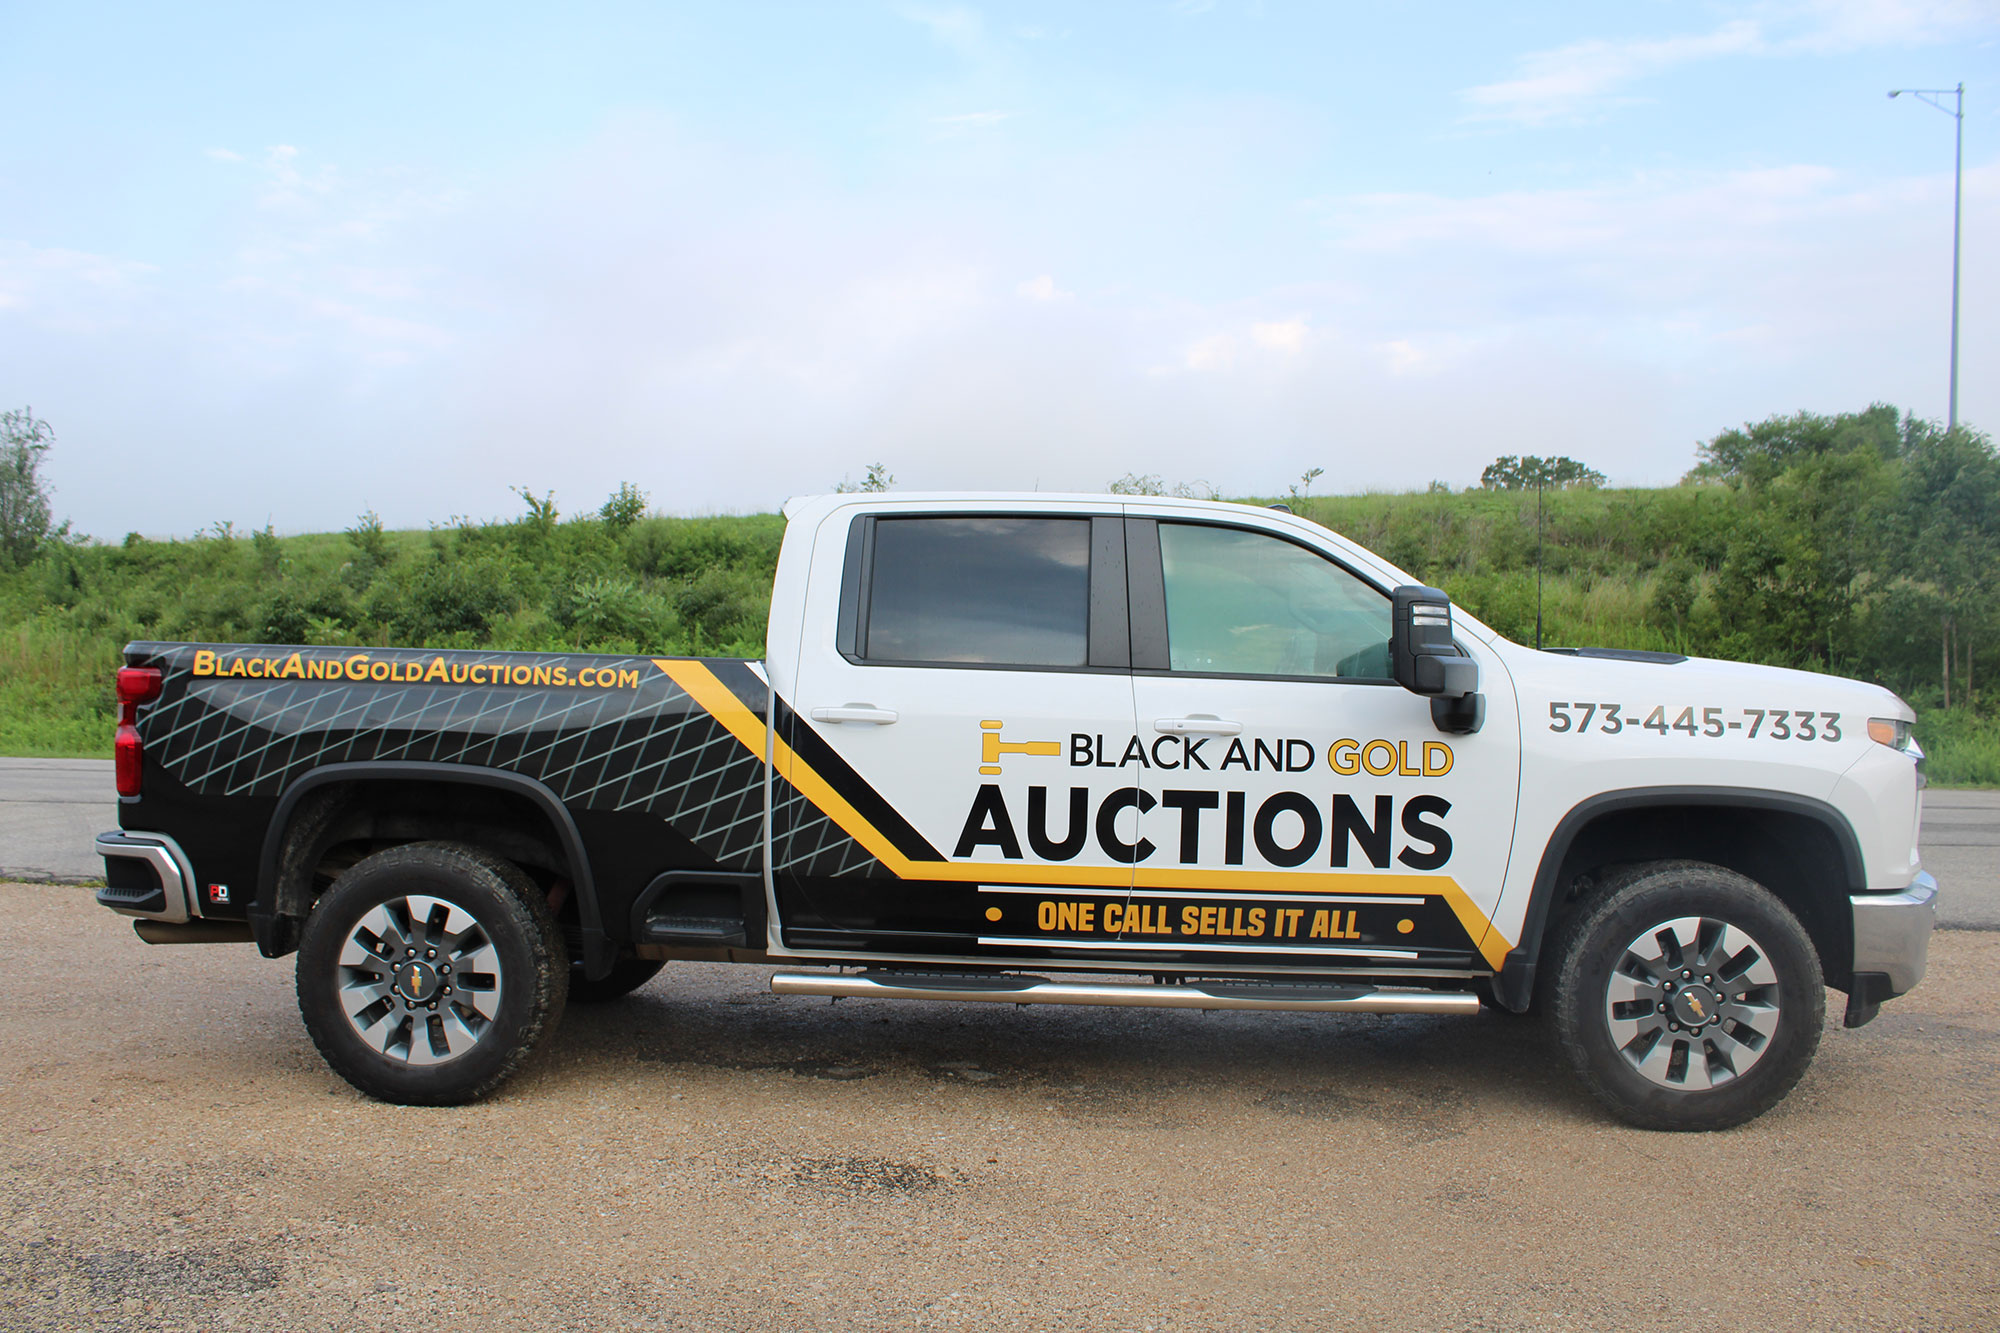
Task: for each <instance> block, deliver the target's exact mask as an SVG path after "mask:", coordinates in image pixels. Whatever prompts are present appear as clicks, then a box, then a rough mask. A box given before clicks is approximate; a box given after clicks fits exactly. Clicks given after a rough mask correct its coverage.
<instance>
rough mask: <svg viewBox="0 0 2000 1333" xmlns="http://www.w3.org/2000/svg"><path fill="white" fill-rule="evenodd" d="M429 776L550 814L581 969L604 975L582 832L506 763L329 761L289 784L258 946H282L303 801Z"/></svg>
mask: <svg viewBox="0 0 2000 1333" xmlns="http://www.w3.org/2000/svg"><path fill="white" fill-rule="evenodd" d="M410 781H420V782H430V783H437V784H441V785H442V784H455V785H458V786H468V787H492V788H496V789H498V790H501V791H509V792H513V793H514V794H516V795H519V796H525V797H527V798H528V799H529V800H531V801H533V802H534V803H535V805H536V807H537V808H539V809H540V810H541V812H542V813H543V814H544V815H546V816H547V817H548V820H549V823H550V825H551V826H553V827H554V829H555V831H556V836H557V837H558V838H559V839H561V841H562V850H563V855H564V856H566V857H567V858H568V860H569V868H570V883H571V887H572V891H573V892H574V893H575V894H576V902H577V915H578V917H579V918H580V919H581V921H582V925H583V970H584V974H585V975H586V976H588V977H590V978H592V979H593V980H595V979H597V978H601V977H603V976H606V975H607V974H609V973H610V971H611V965H612V963H613V961H614V959H613V955H612V951H611V947H610V943H609V941H608V940H606V938H605V935H604V918H603V915H602V913H601V912H600V911H599V908H598V903H597V881H596V879H595V877H594V876H593V875H592V874H591V870H590V856H589V854H588V853H587V852H586V851H585V850H584V846H583V835H582V834H581V833H579V832H578V831H577V827H576V820H574V819H573V818H571V817H570V813H569V809H568V807H566V806H565V805H564V804H563V803H562V798H561V797H559V796H557V795H556V794H555V793H554V792H553V791H551V790H549V788H548V787H547V786H545V785H544V784H542V783H540V782H537V781H536V780H535V779H533V778H531V777H526V776H524V775H522V774H520V773H514V772H510V771H508V770H507V769H504V768H480V767H475V766H472V765H468V764H442V763H427V762H425V761H422V760H409V759H382V760H368V761H358V762H354V763H346V764H328V765H326V766H325V767H323V768H316V769H314V770H313V771H312V772H310V773H308V774H306V775H305V776H304V777H302V778H300V779H299V780H298V781H297V782H294V783H293V784H292V785H291V786H289V787H287V788H285V790H284V793H283V794H282V795H281V796H280V797H279V798H278V804H277V808H276V809H275V810H273V811H272V812H271V822H270V823H269V824H268V825H266V826H265V829H264V846H263V851H262V852H261V854H260V855H259V857H258V861H257V896H256V897H255V898H254V899H252V900H251V904H250V925H251V929H252V930H253V931H254V932H255V934H256V937H257V945H258V948H259V949H261V950H262V951H263V953H264V954H265V956H266V957H276V956H277V954H278V953H280V952H284V951H285V950H283V949H282V948H281V947H280V944H279V941H278V939H277V893H278V872H279V866H278V857H279V853H280V852H281V851H282V850H283V847H284V842H285V831H286V829H287V828H288V827H289V826H290V824H291V821H292V816H293V814H294V813H296V811H297V810H298V807H299V803H300V802H301V801H302V800H304V799H305V798H306V797H307V796H309V795H311V794H312V793H313V792H315V791H317V790H319V789H320V788H322V787H328V786H332V785H334V784H335V783H347V782H410Z"/></svg>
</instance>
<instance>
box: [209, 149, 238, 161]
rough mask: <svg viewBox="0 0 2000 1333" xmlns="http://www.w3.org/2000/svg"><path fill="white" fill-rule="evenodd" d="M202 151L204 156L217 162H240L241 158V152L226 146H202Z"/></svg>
mask: <svg viewBox="0 0 2000 1333" xmlns="http://www.w3.org/2000/svg"><path fill="white" fill-rule="evenodd" d="M202 153H203V155H204V156H206V157H212V158H214V159H215V160H216V161H217V162H241V161H242V160H243V154H241V153H238V152H235V151H234V150H232V149H228V148H204V149H203V150H202Z"/></svg>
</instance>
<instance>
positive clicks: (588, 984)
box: [569, 958, 666, 1004]
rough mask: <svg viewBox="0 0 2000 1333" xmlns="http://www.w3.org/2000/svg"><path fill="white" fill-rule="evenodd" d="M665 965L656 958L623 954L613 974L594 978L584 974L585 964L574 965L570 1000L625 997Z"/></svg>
mask: <svg viewBox="0 0 2000 1333" xmlns="http://www.w3.org/2000/svg"><path fill="white" fill-rule="evenodd" d="M665 966H666V964H665V963H662V962H659V961H658V960H656V959H652V958H620V959H619V960H618V961H617V962H615V963H613V964H612V965H611V972H610V974H609V975H607V976H602V977H599V978H598V979H597V980H595V981H592V980H591V979H590V978H589V977H587V976H585V975H584V974H583V968H581V967H579V966H575V965H572V966H571V967H570V970H569V1002H570V1003H571V1004H608V1003H610V1002H611V1001H612V1000H622V999H624V998H625V997H626V996H627V995H630V994H631V993H632V992H633V991H635V990H638V989H639V987H641V986H643V985H645V984H646V983H647V982H649V981H651V980H652V979H653V978H654V977H657V976H658V975H660V969H661V968H663V967H665Z"/></svg>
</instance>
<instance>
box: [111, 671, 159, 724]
mask: <svg viewBox="0 0 2000 1333" xmlns="http://www.w3.org/2000/svg"><path fill="white" fill-rule="evenodd" d="M159 697H160V671H159V668H158V667H119V668H118V702H119V703H121V704H133V705H138V704H149V703H151V702H153V700H155V699H157V698H159ZM126 721H128V722H129V721H131V719H130V718H127V719H126Z"/></svg>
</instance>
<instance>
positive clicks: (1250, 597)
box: [1160, 523, 1389, 680]
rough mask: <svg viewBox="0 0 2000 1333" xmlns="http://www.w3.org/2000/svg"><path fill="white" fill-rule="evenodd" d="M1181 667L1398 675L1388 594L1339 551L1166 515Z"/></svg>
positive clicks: (1164, 551)
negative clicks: (1339, 558)
mask: <svg viewBox="0 0 2000 1333" xmlns="http://www.w3.org/2000/svg"><path fill="white" fill-rule="evenodd" d="M1160 557H1161V563H1162V565H1163V566H1164V572H1165V575H1166V593H1167V656H1168V664H1169V665H1170V666H1171V667H1172V668H1173V669H1174V670H1175V671H1203V672H1219V673H1223V674H1226V675H1232V676H1346V677H1361V678H1365V679H1373V680H1382V679H1386V678H1387V677H1388V676H1389V599H1388V597H1387V596H1385V595H1384V594H1382V593H1381V592H1379V591H1377V590H1376V589H1375V588H1373V587H1370V586H1369V585H1368V584H1366V583H1364V582H1362V581H1361V580H1360V579H1358V578H1356V577H1354V575H1352V574H1350V573H1348V572H1347V571H1346V570H1344V569H1342V568H1341V567H1340V566H1339V565H1336V564H1334V563H1333V562H1332V561H1330V560H1328V559H1326V558H1324V557H1323V556H1320V555H1317V554H1315V553H1313V552H1311V551H1308V550H1306V549H1305V548H1304V547H1302V546H1295V545H1293V544H1292V543H1291V542H1288V541H1285V540H1283V539H1281V538H1278V537H1273V536H1270V535H1268V534H1265V533H1260V532H1245V531H1243V530H1241V529H1238V528H1218V527H1207V526H1204V525H1201V524H1194V523H1162V524H1160Z"/></svg>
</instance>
